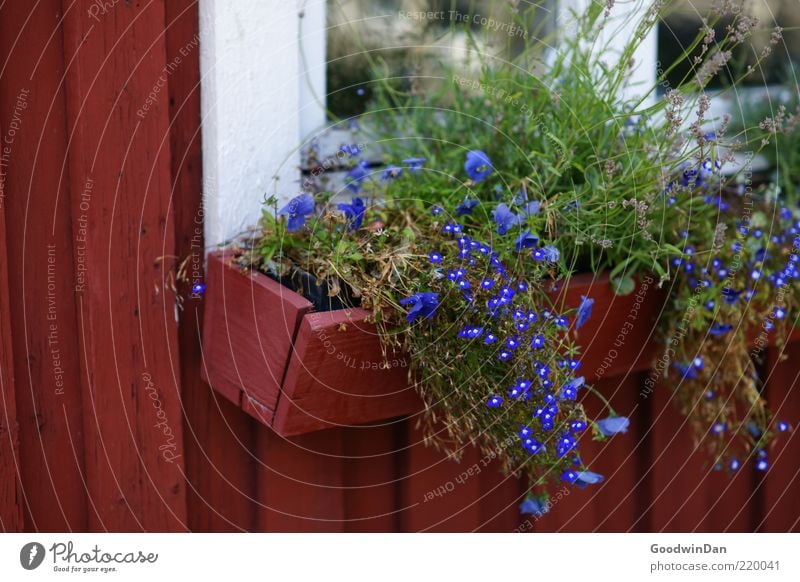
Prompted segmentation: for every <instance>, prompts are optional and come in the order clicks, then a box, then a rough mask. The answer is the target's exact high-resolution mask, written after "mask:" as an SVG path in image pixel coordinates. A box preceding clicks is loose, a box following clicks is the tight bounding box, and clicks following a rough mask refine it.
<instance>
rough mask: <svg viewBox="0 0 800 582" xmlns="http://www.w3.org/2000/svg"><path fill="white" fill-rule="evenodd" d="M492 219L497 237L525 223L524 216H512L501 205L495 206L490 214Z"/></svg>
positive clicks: (511, 213)
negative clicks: (495, 224)
mask: <svg viewBox="0 0 800 582" xmlns="http://www.w3.org/2000/svg"><path fill="white" fill-rule="evenodd" d="M492 217H493V218H494V221H495V222H496V223H497V234H499V235H504V234H505V233H507V232H508V231H509V230H511V229H512V228H514V227H515V226H518V225H520V224H522V223H523V222H524V221H525V217H524V216H522V215H521V214H514V213H513V212H511V210H509V209H508V206H506V205H505V204H503V203H501V204H498V205H497V208H495V209H494V211H493V212H492Z"/></svg>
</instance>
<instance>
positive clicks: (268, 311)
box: [203, 253, 311, 423]
mask: <svg viewBox="0 0 800 582" xmlns="http://www.w3.org/2000/svg"><path fill="white" fill-rule="evenodd" d="M228 256H229V255H226V254H224V253H211V254H210V255H209V256H208V291H207V293H206V309H207V313H206V319H205V321H206V325H205V328H204V330H203V357H204V358H205V366H204V370H205V371H206V373H207V376H206V377H207V380H208V382H209V384H211V387H212V388H214V390H216V391H217V392H220V393H221V394H223V395H225V396H226V397H227V398H229V399H231V400H232V401H234V402H240V401H241V400H240V399H241V395H240V393H241V392H242V390H244V392H246V394H247V395H248V396H250V397H251V398H253V399H255V400H257V401H258V402H260V403H261V405H262V406H265V407H266V408H268V409H269V410H271V411H272V412H273V413H274V411H275V408H276V404H277V401H278V395H279V393H280V386H281V381H282V380H283V375H284V373H285V371H286V365H287V361H288V358H289V354H290V352H291V349H292V340H293V338H294V335H295V331H296V329H297V326H298V324H299V322H300V319H301V317H302V316H303V314H304V313H306V312H307V311H308V310H309V309H310V308H311V303H310V302H309V301H308V300H306V299H305V298H303V297H301V296H300V295H298V294H297V293H294V292H293V291H291V290H289V289H287V288H286V287H283V286H282V285H280V284H279V283H277V282H275V281H273V280H272V279H270V278H269V277H267V276H266V275H263V274H261V273H257V272H252V273H242V272H241V269H239V268H238V267H236V266H231V265H230V264H229V260H228ZM270 423H271V418H270Z"/></svg>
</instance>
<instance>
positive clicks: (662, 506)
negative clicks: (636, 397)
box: [647, 384, 755, 532]
mask: <svg viewBox="0 0 800 582" xmlns="http://www.w3.org/2000/svg"><path fill="white" fill-rule="evenodd" d="M650 401H651V409H650V410H651V412H650V423H651V426H652V428H651V430H650V432H649V434H648V443H649V444H648V446H649V448H650V466H651V469H650V471H649V473H648V481H649V484H650V485H649V487H650V501H649V507H648V509H647V517H648V519H649V529H651V530H652V531H667V532H678V531H680V532H687V531H697V532H713V531H751V528H752V523H753V519H754V517H755V516H754V513H755V507H754V506H755V504H754V499H755V498H754V496H753V482H752V466H751V465H750V464H748V465H744V466H742V468H741V469H740V470H739V473H738V474H737V475H735V476H729V474H728V473H727V472H717V471H714V470H713V463H712V459H710V458H709V455H708V453H707V452H706V451H705V450H700V449H698V448H697V446H696V444H695V442H694V438H693V434H692V433H693V431H692V429H691V427H690V426H689V423H688V422H687V420H686V418H685V417H684V416H682V415H681V414H680V412H679V411H678V410H677V408H676V406H675V405H674V401H673V392H672V390H671V388H670V387H669V386H666V385H663V384H659V385H657V386H656V387H655V389H654V391H653V393H652V394H651V395H650Z"/></svg>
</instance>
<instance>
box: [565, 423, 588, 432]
mask: <svg viewBox="0 0 800 582" xmlns="http://www.w3.org/2000/svg"><path fill="white" fill-rule="evenodd" d="M569 428H570V429H571V430H572V432H582V431H584V430H586V422H584V421H583V420H573V421H572V422H570V423H569Z"/></svg>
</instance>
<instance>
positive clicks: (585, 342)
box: [554, 273, 666, 380]
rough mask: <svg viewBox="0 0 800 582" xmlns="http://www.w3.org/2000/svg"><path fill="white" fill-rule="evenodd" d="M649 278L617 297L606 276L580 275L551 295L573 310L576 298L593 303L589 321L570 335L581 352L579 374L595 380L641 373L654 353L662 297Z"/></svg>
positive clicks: (640, 280)
mask: <svg viewBox="0 0 800 582" xmlns="http://www.w3.org/2000/svg"><path fill="white" fill-rule="evenodd" d="M656 282H657V279H656V278H655V277H650V276H644V277H641V278H640V279H639V280H638V281H637V284H636V289H635V290H634V291H633V292H632V293H629V294H628V295H617V294H616V293H614V291H613V289H612V287H611V281H610V279H609V276H608V274H607V273H601V274H599V275H596V276H595V275H592V274H582V275H576V276H574V277H572V278H571V279H570V282H569V285H567V286H564V287H561V288H560V289H559V290H558V291H557V292H556V293H555V294H554V295H555V297H556V304H557V305H561V303H562V302H563V304H564V305H565V306H567V307H569V308H572V309H575V308H577V307H578V306H579V305H580V303H581V296H586V297H589V298H591V299H594V305H593V306H592V316H591V317H590V318H589V320H588V321H587V322H586V324H585V325H584V326H583V327H582V328H581V329H580V331H579V332H577V333H576V336H575V337H576V339H577V341H578V344H579V345H580V346H581V372H582V373H583V374H585V375H586V377H587V378H592V379H598V380H599V379H601V378H608V377H614V376H619V375H626V374H629V373H631V372H634V371H642V370H645V369H647V368H648V367H649V366H650V364H651V362H652V360H653V359H654V357H655V356H656V355H657V353H658V349H659V345H658V342H656V341H655V331H656V329H657V320H658V318H659V316H660V315H661V309H662V307H663V305H664V300H665V296H666V295H665V293H664V292H663V291H662V290H660V289H658V288H657V287H656Z"/></svg>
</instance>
